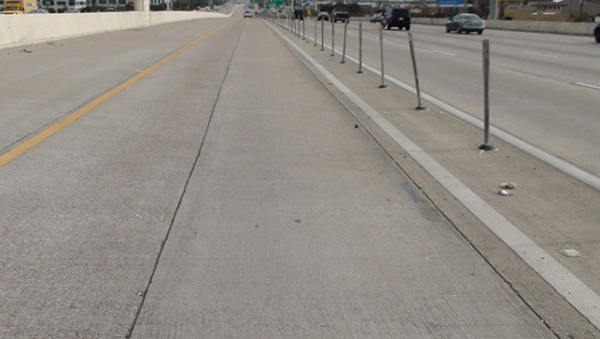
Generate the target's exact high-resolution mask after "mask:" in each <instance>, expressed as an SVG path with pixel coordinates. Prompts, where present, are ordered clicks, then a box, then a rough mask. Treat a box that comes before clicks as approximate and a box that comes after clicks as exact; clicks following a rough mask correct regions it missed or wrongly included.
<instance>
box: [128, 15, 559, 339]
mask: <svg viewBox="0 0 600 339" xmlns="http://www.w3.org/2000/svg"><path fill="white" fill-rule="evenodd" d="M356 124H357V121H356V120H355V119H354V118H353V117H352V115H350V114H349V113H348V112H347V111H346V109H345V108H344V107H343V106H341V105H340V104H339V103H338V102H337V101H336V100H335V98H334V97H332V96H331V95H330V94H329V93H328V92H327V91H325V90H324V88H323V85H322V84H321V83H320V82H319V81H318V79H317V78H315V76H314V75H313V74H311V73H310V72H308V71H307V69H306V67H305V66H304V65H303V64H302V63H301V62H300V61H299V60H298V59H297V58H296V57H295V56H294V55H293V54H292V53H290V51H289V49H288V48H287V47H286V46H285V44H283V43H282V41H280V40H279V39H277V38H275V37H274V36H273V34H272V32H270V31H269V29H268V28H267V27H266V26H265V25H264V24H262V23H261V22H259V21H249V22H247V23H246V25H245V27H244V31H243V33H242V36H241V38H240V41H239V43H238V45H237V47H236V50H235V54H234V55H233V59H232V64H231V67H230V69H229V72H228V75H227V78H226V79H225V83H224V87H223V91H222V94H221V96H220V97H219V101H218V103H217V106H216V109H215V112H214V116H213V118H212V120H211V124H210V127H209V129H208V133H207V136H206V141H205V143H204V144H203V147H202V149H201V153H200V158H199V160H198V164H197V167H196V168H195V169H194V171H193V174H192V177H191V179H190V182H189V185H188V186H187V189H186V194H185V196H184V197H183V201H182V205H181V208H180V209H179V211H178V213H177V215H176V217H175V220H174V224H173V227H172V229H171V232H170V234H169V239H168V241H167V243H166V245H165V249H164V252H163V253H162V256H161V258H160V261H159V265H158V267H157V270H156V275H155V276H154V279H153V281H152V284H151V285H150V288H149V290H148V292H147V295H146V298H145V301H144V304H143V307H142V311H141V314H140V317H139V319H138V320H137V323H136V326H135V330H134V332H133V336H132V337H133V338H191V337H199V338H552V337H553V334H552V333H551V332H550V331H549V330H548V329H547V328H546V327H545V326H544V325H543V323H542V322H540V320H539V319H538V318H537V317H536V316H535V314H534V313H533V312H532V311H531V310H530V309H529V308H528V307H527V306H526V305H525V304H524V303H523V302H522V301H521V300H520V299H519V298H518V296H517V295H516V293H515V292H514V291H512V290H511V289H510V287H509V286H508V285H507V284H506V283H505V282H504V281H502V279H501V278H500V277H499V276H498V275H497V274H496V273H495V272H494V270H493V269H492V268H491V267H490V266H489V265H488V264H487V263H486V262H485V261H484V260H483V259H482V258H481V257H480V256H479V255H478V254H477V253H476V252H475V251H474V250H473V249H472V248H471V246H470V245H469V243H468V242H467V241H465V240H464V239H463V238H462V237H461V236H460V234H458V233H457V232H456V230H455V229H454V227H453V226H452V224H451V223H450V222H448V220H446V219H445V218H444V217H443V215H442V214H441V213H440V212H438V211H437V210H436V209H435V208H434V207H433V206H432V205H431V203H430V202H429V201H428V200H427V199H426V198H425V197H424V196H423V195H421V193H420V192H419V191H418V189H417V188H416V187H415V186H414V184H413V183H412V182H411V181H410V180H409V178H408V177H407V176H406V175H404V173H402V171H401V170H400V169H399V168H398V167H397V166H396V164H395V163H394V162H393V161H392V159H390V157H389V156H388V155H387V154H386V153H385V152H384V150H383V149H381V147H379V145H378V144H377V143H376V142H374V140H373V138H372V136H371V135H369V134H368V133H365V131H364V130H363V129H362V128H355V125H356Z"/></svg>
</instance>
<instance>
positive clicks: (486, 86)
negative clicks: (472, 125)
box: [477, 39, 498, 151]
mask: <svg viewBox="0 0 600 339" xmlns="http://www.w3.org/2000/svg"><path fill="white" fill-rule="evenodd" d="M483 112H484V114H483V115H484V117H483V118H484V119H483V145H481V146H479V147H478V148H477V149H479V150H481V151H497V150H498V149H497V148H496V147H494V146H492V145H490V40H489V39H484V40H483Z"/></svg>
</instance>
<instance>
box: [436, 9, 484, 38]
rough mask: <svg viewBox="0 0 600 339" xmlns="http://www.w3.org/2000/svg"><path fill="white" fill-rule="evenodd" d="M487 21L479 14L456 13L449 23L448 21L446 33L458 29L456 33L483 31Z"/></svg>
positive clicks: (479, 32)
mask: <svg viewBox="0 0 600 339" xmlns="http://www.w3.org/2000/svg"><path fill="white" fill-rule="evenodd" d="M484 29H485V22H484V21H483V20H482V19H481V18H480V17H479V16H478V15H477V14H471V13H462V14H457V15H455V16H454V17H453V18H452V19H450V21H448V23H446V33H450V32H451V31H456V33H462V32H466V33H471V32H477V34H481V33H483V30H484Z"/></svg>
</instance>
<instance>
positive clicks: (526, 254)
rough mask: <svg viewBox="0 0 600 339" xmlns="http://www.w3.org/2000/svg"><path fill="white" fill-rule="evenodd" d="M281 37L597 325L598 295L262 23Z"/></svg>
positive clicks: (597, 326) (286, 39)
mask: <svg viewBox="0 0 600 339" xmlns="http://www.w3.org/2000/svg"><path fill="white" fill-rule="evenodd" d="M266 24H267V25H268V26H269V27H270V28H271V29H272V30H273V31H275V32H276V33H277V34H278V35H279V36H281V38H282V39H284V40H285V41H286V42H287V43H288V44H289V45H290V46H292V47H293V48H294V49H295V50H296V51H297V52H298V53H299V54H300V55H301V56H302V57H303V58H304V59H305V60H306V61H308V62H309V63H310V64H311V65H312V66H314V67H315V68H316V69H317V70H318V71H319V72H320V73H321V74H322V75H323V76H324V77H325V78H327V80H328V81H329V82H330V83H332V84H333V85H335V86H336V87H337V88H338V89H339V90H340V91H341V92H342V93H343V94H344V95H345V96H346V97H348V99H350V100H351V101H352V102H353V103H354V104H355V105H357V106H358V107H359V108H360V109H361V110H362V111H363V112H364V113H365V114H366V115H367V116H368V117H369V118H370V119H371V120H372V121H373V122H375V124H377V125H378V126H379V127H380V128H381V129H382V130H383V131H384V132H385V133H386V134H388V135H389V136H390V137H391V138H392V139H393V140H394V141H395V142H396V143H397V144H398V145H399V146H400V147H402V148H403V149H405V150H406V151H407V152H408V153H409V154H410V155H411V157H412V158H413V159H415V161H417V163H419V164H420V165H421V166H422V167H423V169H425V170H426V171H427V172H428V173H429V174H430V175H431V176H432V177H433V178H434V179H435V180H437V181H438V182H439V183H440V184H441V185H442V186H443V187H444V188H445V189H446V190H447V191H448V192H450V194H452V195H453V196H454V197H455V198H456V199H458V200H459V201H460V202H461V204H463V205H464V206H465V207H466V208H467V209H468V210H469V211H471V213H473V215H474V216H475V217H477V218H478V219H479V220H480V221H481V222H482V223H483V224H484V225H485V226H486V227H487V228H488V229H489V230H491V231H492V232H493V233H494V234H496V236H498V238H500V239H501V240H502V241H503V242H504V243H505V244H506V245H508V246H509V247H510V248H511V249H512V250H513V251H514V252H515V253H516V254H517V255H518V256H519V257H520V258H521V259H522V260H523V261H525V262H526V263H527V264H528V265H529V266H530V267H531V268H532V269H533V270H534V271H536V272H537V273H538V274H539V275H540V276H541V277H542V278H543V279H544V280H545V281H546V282H548V283H549V284H550V285H551V286H552V287H553V288H554V289H555V290H556V291H557V292H558V293H559V294H560V295H561V296H562V297H564V298H565V299H566V300H567V301H568V302H569V303H570V304H571V305H572V306H573V307H575V309H577V310H578V311H579V312H580V313H581V314H582V315H583V316H584V317H586V318H587V319H588V320H589V321H590V322H591V323H592V324H593V325H594V326H595V327H596V328H598V329H600V296H598V294H597V293H596V292H595V291H593V290H592V289H591V288H589V287H588V286H587V285H585V283H583V282H582V281H581V280H579V278H577V277H576V276H575V275H574V274H573V273H571V272H570V271H569V270H567V269H566V268H565V267H564V266H562V265H561V264H560V263H559V262H558V261H556V259H554V258H553V257H552V256H551V255H550V254H549V253H548V252H546V251H545V250H544V249H542V248H541V247H539V246H538V245H537V244H535V242H533V241H532V240H531V239H529V238H528V237H527V236H526V235H525V234H524V233H523V232H521V231H520V230H519V229H518V228H517V227H516V226H515V225H513V224H512V223H511V222H510V221H509V220H508V219H506V218H505V217H504V216H503V215H502V214H500V213H499V212H498V211H496V210H495V209H494V208H493V207H492V206H490V205H489V204H488V203H486V202H485V201H484V200H483V199H482V198H481V197H479V196H478V195H477V194H475V193H474V192H473V191H472V190H471V189H469V188H468V187H467V186H466V185H465V184H463V183H462V182H461V181H460V180H458V178H456V177H455V176H454V175H452V174H451V173H450V172H449V171H448V170H446V169H445V168H444V167H443V166H442V165H440V164H439V163H438V162H437V161H435V159H433V158H432V157H431V156H430V155H429V154H427V153H426V152H425V151H423V150H422V149H421V148H420V147H419V146H418V145H416V144H415V143H414V142H413V141H412V140H411V139H410V138H408V137H407V136H406V135H405V134H404V133H402V132H401V131H400V130H398V129H397V128H396V127H395V126H394V125H392V124H391V123H390V122H389V121H388V120H387V119H385V118H384V117H383V116H382V115H381V114H379V113H378V112H377V111H376V110H375V109H373V108H372V107H371V106H370V105H369V104H367V103H366V102H365V101H364V100H363V99H362V98H360V97H359V96H358V95H356V94H355V93H354V92H353V91H352V90H351V89H350V88H348V87H347V86H346V85H344V84H343V83H342V82H341V81H340V80H338V79H337V78H336V77H335V76H334V75H333V74H331V73H330V72H329V71H328V70H327V69H325V67H323V66H322V65H321V64H320V63H318V62H317V61H316V60H315V59H313V58H312V57H311V56H310V55H309V54H308V53H307V52H305V51H304V50H303V49H302V48H300V47H299V46H297V45H296V44H294V43H293V42H292V41H291V40H290V39H289V38H288V37H286V36H285V35H284V34H283V33H281V32H279V31H278V30H277V29H275V28H274V27H273V26H272V25H271V24H269V23H266Z"/></svg>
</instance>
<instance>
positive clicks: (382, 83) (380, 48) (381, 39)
mask: <svg viewBox="0 0 600 339" xmlns="http://www.w3.org/2000/svg"><path fill="white" fill-rule="evenodd" d="M379 50H380V53H381V85H379V88H387V85H386V84H385V72H384V70H383V25H380V26H379Z"/></svg>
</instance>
